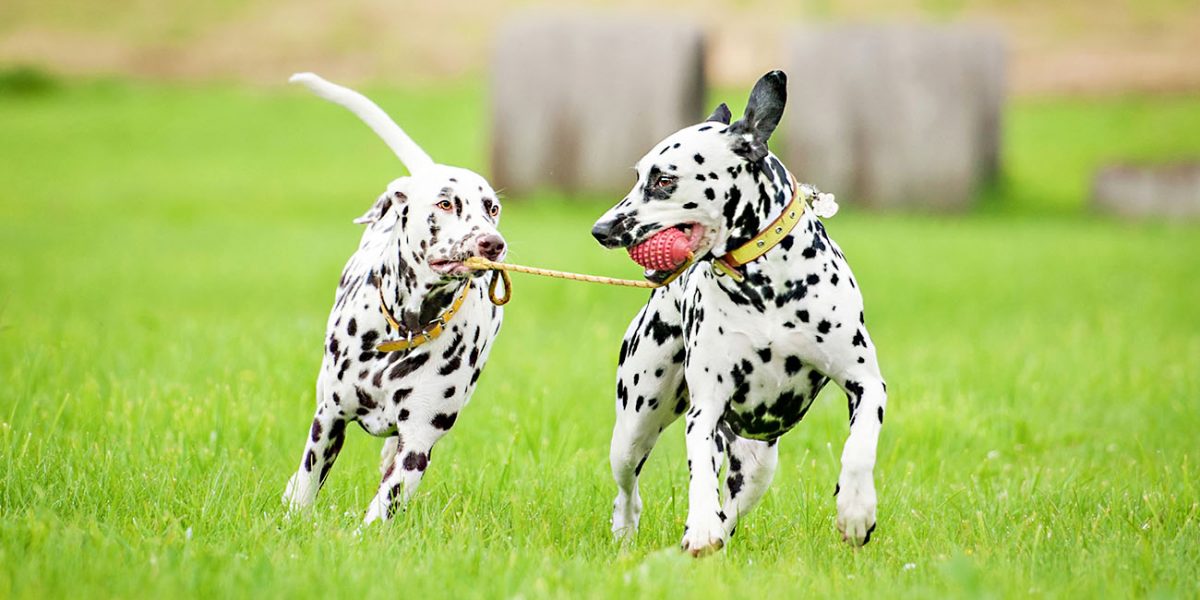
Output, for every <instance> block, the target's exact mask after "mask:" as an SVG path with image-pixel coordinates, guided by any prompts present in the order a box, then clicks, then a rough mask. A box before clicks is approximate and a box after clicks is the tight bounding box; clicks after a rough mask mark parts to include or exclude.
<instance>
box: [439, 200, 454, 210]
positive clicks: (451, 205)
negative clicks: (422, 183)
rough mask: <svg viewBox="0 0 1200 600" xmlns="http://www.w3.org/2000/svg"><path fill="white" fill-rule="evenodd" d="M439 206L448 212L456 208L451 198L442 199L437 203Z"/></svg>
mask: <svg viewBox="0 0 1200 600" xmlns="http://www.w3.org/2000/svg"><path fill="white" fill-rule="evenodd" d="M437 207H438V208H440V209H442V210H444V211H446V212H450V211H452V210H454V203H452V202H450V201H449V200H442V201H441V202H438V203H437Z"/></svg>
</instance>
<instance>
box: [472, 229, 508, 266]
mask: <svg viewBox="0 0 1200 600" xmlns="http://www.w3.org/2000/svg"><path fill="white" fill-rule="evenodd" d="M505 247H506V246H505V244H504V238H502V237H500V236H498V235H496V234H494V233H489V234H487V235H484V236H480V238H479V241H478V243H477V248H478V249H479V255H480V256H482V257H484V258H486V259H488V260H500V257H501V256H504V248H505Z"/></svg>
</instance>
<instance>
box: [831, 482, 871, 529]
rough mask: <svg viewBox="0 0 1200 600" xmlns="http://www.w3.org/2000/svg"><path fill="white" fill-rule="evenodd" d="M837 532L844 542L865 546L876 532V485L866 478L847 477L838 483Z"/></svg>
mask: <svg viewBox="0 0 1200 600" xmlns="http://www.w3.org/2000/svg"><path fill="white" fill-rule="evenodd" d="M838 487H839V492H838V498H837V514H838V516H837V530H838V531H839V532H840V533H841V534H842V541H844V542H846V543H848V544H850V545H851V546H863V545H866V543H867V542H869V541H871V532H873V531H875V483H874V482H873V481H872V479H871V475H870V474H869V473H868V474H866V475H865V476H859V477H845V476H843V481H839V482H838Z"/></svg>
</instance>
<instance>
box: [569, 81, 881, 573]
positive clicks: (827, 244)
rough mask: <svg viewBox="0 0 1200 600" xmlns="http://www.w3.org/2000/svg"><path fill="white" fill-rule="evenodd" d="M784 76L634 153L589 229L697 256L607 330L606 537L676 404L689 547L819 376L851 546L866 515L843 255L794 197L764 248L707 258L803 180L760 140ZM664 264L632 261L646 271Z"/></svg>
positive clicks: (729, 506)
mask: <svg viewBox="0 0 1200 600" xmlns="http://www.w3.org/2000/svg"><path fill="white" fill-rule="evenodd" d="M786 83H787V78H786V76H785V75H784V73H783V72H781V71H773V72H771V73H768V74H766V75H765V76H763V77H762V78H761V79H760V80H759V81H758V82H757V84H756V85H755V86H754V89H753V91H752V92H751V94H750V98H749V101H748V104H747V107H746V110H745V113H744V115H743V116H742V118H741V119H740V120H738V121H737V122H734V123H732V124H730V112H729V109H728V108H727V107H726V106H725V105H724V104H722V105H720V106H719V107H718V108H717V109H716V111H715V112H714V113H713V114H712V116H711V117H709V119H708V120H707V121H706V122H704V123H701V124H699V125H694V126H691V127H687V128H685V129H682V130H680V131H678V132H676V133H674V134H672V135H670V136H669V137H667V138H666V139H665V140H663V141H662V142H661V143H659V144H657V145H656V146H655V147H654V148H653V149H652V150H651V151H650V152H649V153H648V154H646V155H645V156H644V157H643V158H642V159H641V160H640V161H639V162H638V164H637V174H638V179H637V183H636V184H635V186H634V188H633V190H632V191H631V192H630V193H629V195H628V196H626V197H625V198H624V199H623V200H621V202H620V203H618V204H617V205H616V206H614V207H613V208H612V209H610V210H609V211H608V212H607V213H605V214H604V216H602V217H601V218H600V219H599V221H597V222H596V224H595V227H594V229H593V230H592V234H593V236H594V237H595V238H596V239H597V240H598V241H599V242H600V243H601V244H602V245H604V246H605V247H609V248H635V247H636V246H637V245H638V244H640V243H642V242H643V241H644V240H647V239H649V238H650V237H652V236H654V235H655V234H657V233H660V232H662V231H663V230H665V229H667V228H677V229H679V230H680V231H682V232H683V233H684V234H686V239H687V243H688V244H689V249H690V250H691V251H692V254H693V255H694V256H695V258H696V262H695V263H694V264H693V265H692V266H691V267H687V268H686V270H685V271H684V272H683V273H682V274H681V275H679V276H678V277H677V278H676V279H675V280H674V281H672V282H671V283H670V284H669V285H667V286H665V287H660V288H658V289H656V290H654V292H653V293H652V294H651V296H650V299H649V301H648V302H647V303H646V305H645V306H644V307H643V308H642V309H641V311H640V312H638V314H637V316H636V317H634V319H633V322H632V323H631V324H630V326H629V329H628V331H627V332H626V334H625V338H624V342H623V343H622V344H621V350H620V356H619V361H618V364H619V366H618V368H617V391H616V398H617V401H616V413H617V418H616V425H615V427H614V430H613V437H612V449H611V454H610V461H611V464H612V473H613V477H614V478H615V479H616V483H617V497H616V500H615V502H614V507H613V517H612V528H613V532H614V533H615V534H616V535H617V536H618V537H621V536H624V535H627V534H630V533H632V532H635V531H636V529H637V526H638V518H639V516H640V514H641V509H642V501H641V498H640V496H639V493H638V476H639V475H640V473H641V470H642V466H643V465H644V464H645V462H646V458H647V457H648V456H649V454H650V451H651V450H652V449H653V448H654V444H655V443H656V441H657V440H658V438H659V435H660V434H661V433H662V431H663V429H665V428H666V427H667V426H668V425H670V424H671V423H672V422H674V421H675V420H676V419H677V418H679V417H680V416H683V417H684V421H685V423H686V429H685V437H686V447H687V457H688V468H689V471H690V481H689V484H688V515H687V521H686V527H685V529H684V535H683V541H682V548H683V550H685V551H687V552H689V553H691V554H692V555H694V556H701V555H704V554H707V553H710V552H713V551H716V550H719V549H720V548H722V547H723V546H724V545H725V543H726V541H727V540H728V539H729V538H730V537H731V536H732V535H733V533H734V530H735V527H736V525H737V521H738V519H739V518H741V517H743V516H745V514H746V513H747V512H749V511H750V510H751V509H752V508H753V507H754V505H755V504H756V503H757V502H758V501H759V500H760V499H761V498H762V497H763V494H764V492H766V490H767V487H768V485H769V484H770V483H771V480H772V477H773V475H774V472H775V468H776V464H777V457H778V453H779V446H778V442H779V437H780V436H782V435H783V434H784V433H786V432H787V431H789V430H791V429H792V428H793V427H794V426H795V425H796V424H797V423H799V422H800V420H801V419H802V418H803V417H804V414H805V412H807V411H808V409H809V407H810V405H811V404H812V402H813V400H814V399H815V398H816V396H817V393H818V392H820V391H821V389H822V388H823V387H824V386H825V384H826V383H827V382H829V381H833V382H834V383H836V384H837V385H838V386H839V387H841V388H842V390H843V391H844V392H845V393H846V396H847V398H848V401H849V402H848V403H849V413H850V433H849V437H848V438H847V440H846V443H845V446H844V449H843V451H842V456H841V474H840V476H839V477H838V482H837V488H836V490H837V491H835V495H836V496H837V520H836V526H837V529H838V531H840V532H841V536H842V538H843V540H845V541H847V542H849V543H850V544H851V545H855V546H860V545H863V544H866V543H867V542H868V541H869V540H870V537H871V532H872V531H873V530H874V529H875V504H876V498H875V485H874V476H873V471H874V466H875V451H876V442H877V440H878V436H879V432H880V429H881V428H882V425H883V416H884V407H885V405H886V401H887V392H886V389H887V388H886V385H885V383H884V380H883V377H882V376H881V375H880V371H879V365H878V363H877V361H876V356H875V347H874V345H873V344H872V342H871V337H870V336H869V335H868V334H867V328H866V325H865V320H864V318H863V301H862V295H861V294H860V292H859V288H858V284H857V282H856V281H855V279H854V276H853V275H852V274H851V272H850V267H849V266H848V264H847V262H846V257H845V255H843V254H842V251H841V250H840V249H839V248H838V246H837V244H835V243H834V242H833V240H831V239H830V237H829V235H828V234H827V233H826V231H825V227H824V226H823V225H822V223H821V221H820V220H819V219H818V218H817V217H816V216H815V215H814V214H813V209H812V207H809V206H807V201H806V203H805V206H804V207H803V209H802V213H801V216H799V218H798V220H797V221H796V222H795V226H794V227H793V228H792V229H791V231H790V233H789V234H787V235H786V236H785V237H782V239H780V240H779V241H778V243H777V244H775V245H774V246H771V247H769V249H768V250H767V251H766V253H765V254H763V255H761V256H758V257H757V258H755V259H753V260H751V261H749V262H748V263H747V264H744V265H741V266H740V267H738V268H736V269H733V270H732V272H733V274H729V273H727V272H722V271H720V270H718V269H715V268H713V267H715V266H721V265H716V264H715V263H717V262H719V261H722V260H724V257H726V256H727V255H728V254H729V253H730V252H731V251H733V250H734V249H737V248H741V247H743V246H745V245H747V244H748V243H751V245H753V243H752V242H754V240H756V239H759V238H757V236H759V235H760V233H762V232H763V230H764V228H766V227H768V225H769V224H771V225H773V224H774V223H775V222H776V221H775V220H776V219H777V218H782V217H781V214H782V213H783V212H784V211H785V208H786V207H788V206H789V205H791V206H795V205H794V204H791V203H792V201H793V198H794V197H795V194H798V193H804V194H807V195H811V196H816V195H817V194H816V193H815V189H814V188H811V186H798V184H796V183H795V180H794V179H793V178H792V176H791V174H790V173H789V172H788V171H787V169H786V168H785V167H784V166H783V164H782V163H781V162H780V161H779V159H778V158H776V157H775V156H774V155H773V154H772V153H771V152H770V151H769V150H768V148H767V141H768V139H769V138H770V136H771V133H772V132H773V131H774V130H775V127H776V125H778V123H779V119H780V117H781V116H782V114H783V109H784V104H785V102H786ZM822 196H824V195H822ZM822 199H824V198H822ZM797 212H800V211H797ZM827 216H828V215H827ZM726 264H727V263H726ZM735 274H736V275H740V276H741V278H742V279H741V281H738V280H737V278H736V277H735ZM670 275H671V273H669V272H666V271H654V270H647V272H646V277H647V278H648V279H650V280H653V281H663V280H665V279H667V277H668V276H670ZM722 471H724V475H723V477H722V475H721V473H722Z"/></svg>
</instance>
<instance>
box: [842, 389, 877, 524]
mask: <svg viewBox="0 0 1200 600" xmlns="http://www.w3.org/2000/svg"><path fill="white" fill-rule="evenodd" d="M840 383H841V386H842V389H843V390H845V392H846V399H847V403H848V406H849V412H850V435H849V436H848V437H847V438H846V445H845V446H844V447H843V448H842V472H841V475H839V476H838V485H837V490H836V494H837V529H838V531H840V532H841V534H842V539H843V540H844V541H846V542H847V543H849V544H850V545H852V546H862V545H864V544H866V543H867V542H869V541H871V532H873V531H875V504H876V498H875V476H874V471H875V451H876V447H877V445H878V442H879V432H880V430H881V429H882V428H883V412H884V408H885V407H886V405H887V385H886V384H885V383H884V381H883V379H881V378H879V377H878V376H874V377H862V378H855V377H851V378H849V379H845V380H843V381H841V382H840Z"/></svg>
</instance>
